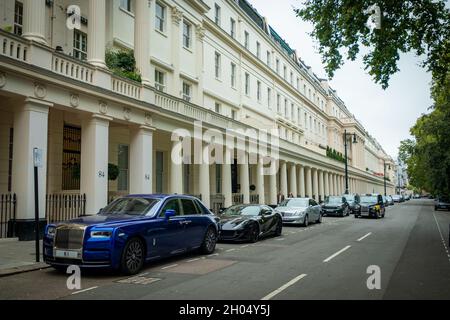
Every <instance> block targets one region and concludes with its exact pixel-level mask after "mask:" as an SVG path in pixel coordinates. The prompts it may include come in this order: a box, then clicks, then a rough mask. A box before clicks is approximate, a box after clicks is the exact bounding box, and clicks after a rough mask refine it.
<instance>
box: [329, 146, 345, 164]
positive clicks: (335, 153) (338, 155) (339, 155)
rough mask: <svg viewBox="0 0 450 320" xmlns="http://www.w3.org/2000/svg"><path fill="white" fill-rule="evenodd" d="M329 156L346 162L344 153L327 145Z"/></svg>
mask: <svg viewBox="0 0 450 320" xmlns="http://www.w3.org/2000/svg"><path fill="white" fill-rule="evenodd" d="M327 157H328V158H331V159H334V160H336V161H339V162H343V163H345V157H344V156H343V155H342V153H340V152H338V151H336V150H335V149H333V148H330V147H327Z"/></svg>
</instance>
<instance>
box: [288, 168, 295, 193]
mask: <svg viewBox="0 0 450 320" xmlns="http://www.w3.org/2000/svg"><path fill="white" fill-rule="evenodd" d="M289 170H290V175H289V185H290V187H289V192H292V194H293V195H294V197H297V167H296V165H295V163H291V165H290V167H289Z"/></svg>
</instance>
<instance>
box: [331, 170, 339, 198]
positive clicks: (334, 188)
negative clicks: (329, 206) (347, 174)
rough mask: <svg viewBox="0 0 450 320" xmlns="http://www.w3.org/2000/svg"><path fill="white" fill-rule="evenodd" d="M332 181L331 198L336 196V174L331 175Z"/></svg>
mask: <svg viewBox="0 0 450 320" xmlns="http://www.w3.org/2000/svg"><path fill="white" fill-rule="evenodd" d="M332 180H333V196H335V195H337V194H338V192H337V183H336V174H335V173H333V175H332Z"/></svg>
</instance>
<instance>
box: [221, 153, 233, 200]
mask: <svg viewBox="0 0 450 320" xmlns="http://www.w3.org/2000/svg"><path fill="white" fill-rule="evenodd" d="M223 159H224V161H223V162H224V163H223V164H222V194H223V195H224V197H225V201H224V207H225V208H228V207H231V206H232V205H233V193H232V185H231V161H232V158H231V150H230V149H228V148H227V147H225V146H224V157H223Z"/></svg>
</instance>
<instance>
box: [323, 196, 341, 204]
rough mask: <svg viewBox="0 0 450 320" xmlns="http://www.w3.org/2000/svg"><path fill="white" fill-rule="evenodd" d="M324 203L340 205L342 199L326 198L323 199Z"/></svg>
mask: <svg viewBox="0 0 450 320" xmlns="http://www.w3.org/2000/svg"><path fill="white" fill-rule="evenodd" d="M325 203H329V204H340V203H342V197H328V198H326V199H325Z"/></svg>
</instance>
